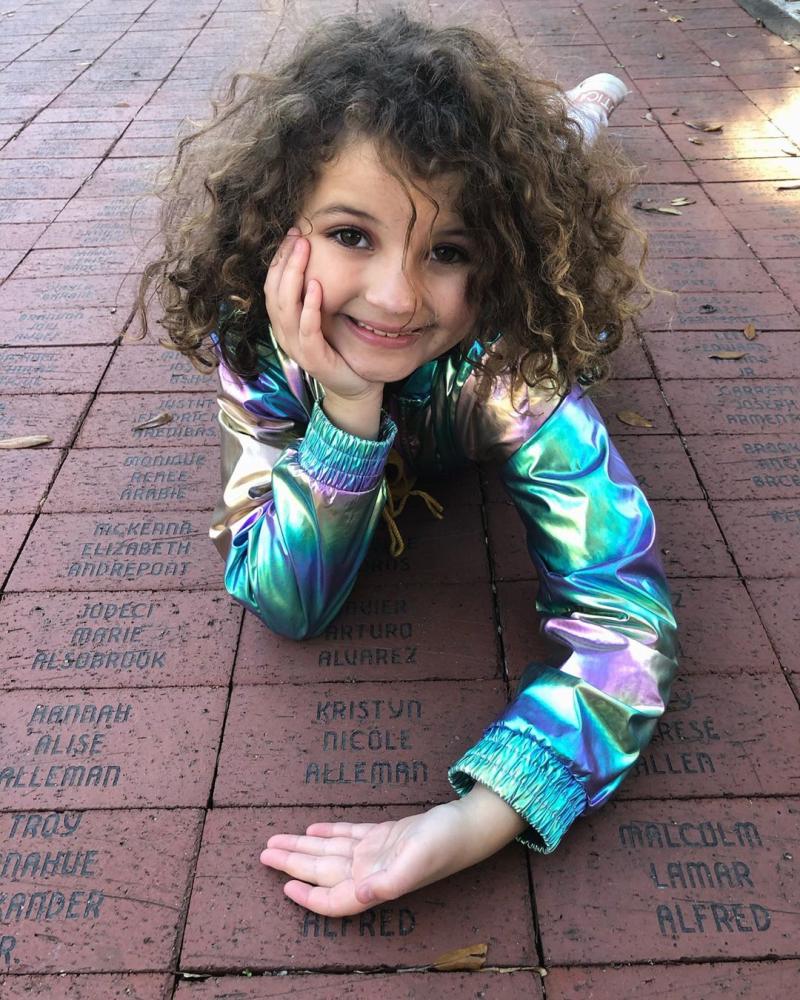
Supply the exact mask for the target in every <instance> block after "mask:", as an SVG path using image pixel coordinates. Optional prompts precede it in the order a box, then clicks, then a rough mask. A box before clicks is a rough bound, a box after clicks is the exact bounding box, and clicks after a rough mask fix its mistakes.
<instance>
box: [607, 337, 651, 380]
mask: <svg viewBox="0 0 800 1000" xmlns="http://www.w3.org/2000/svg"><path fill="white" fill-rule="evenodd" d="M610 360H611V372H612V375H613V377H614V378H652V377H653V371H652V369H651V367H650V362H649V361H648V360H647V357H646V355H645V353H644V350H643V349H642V345H641V344H640V343H639V340H638V338H637V337H636V335H635V334H631V335H630V336H629V337H628V338H627V339H626V340H625V341H623V344H622V347H620V349H619V350H618V351H617V352H616V353H615V354H613V355H612V356H611V359H610Z"/></svg>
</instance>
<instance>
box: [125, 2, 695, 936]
mask: <svg viewBox="0 0 800 1000" xmlns="http://www.w3.org/2000/svg"><path fill="white" fill-rule="evenodd" d="M242 78H243V77H242V76H241V75H236V76H235V77H234V78H233V83H232V86H231V89H230V92H229V94H228V97H227V101H226V103H225V104H224V105H223V106H222V108H220V106H218V105H215V118H214V119H213V120H212V122H211V123H210V124H209V125H208V126H207V127H206V128H203V129H201V130H200V131H199V132H198V133H197V134H196V135H195V136H194V137H190V138H187V139H184V140H182V141H181V143H180V152H179V156H178V164H177V168H176V171H175V174H174V176H173V179H172V188H171V191H172V198H171V200H170V201H169V203H168V210H167V211H166V212H165V214H164V216H163V227H164V230H165V250H164V254H163V256H162V258H161V260H159V261H158V262H156V263H154V264H152V265H150V266H149V267H148V269H147V270H146V272H145V275H144V278H143V282H142V289H141V291H140V298H139V306H140V310H141V313H142V316H143V318H144V290H145V288H146V287H147V285H148V283H149V282H150V281H152V280H153V279H154V278H155V279H157V280H156V289H157V291H158V294H159V298H160V301H161V304H162V306H163V308H164V320H163V324H162V325H164V326H165V327H166V329H167V330H168V331H169V333H170V337H171V345H172V346H174V347H177V348H178V349H179V350H181V351H182V352H183V353H184V354H186V355H187V356H189V357H190V358H192V359H193V360H194V361H195V362H196V363H197V364H198V365H203V364H205V365H215V364H217V363H218V365H219V377H220V383H221V392H220V395H219V408H220V413H219V426H220V432H221V438H222V484H223V492H222V497H221V499H220V501H219V503H218V505H217V507H216V510H215V512H214V517H213V524H212V527H211V532H210V533H211V537H212V539H213V540H214V542H215V544H216V546H217V548H218V549H219V551H220V553H221V555H222V556H223V558H224V560H225V585H226V587H227V589H228V591H229V593H230V594H231V596H232V597H234V598H235V599H236V600H237V601H239V602H240V603H241V604H243V605H244V606H245V607H246V608H248V609H249V610H250V611H252V612H254V613H255V614H256V615H258V616H259V618H260V619H261V620H262V621H264V622H265V623H266V625H267V626H268V627H269V628H270V629H272V630H274V631H275V632H278V633H280V634H281V635H285V636H290V637H292V638H294V639H298V640H302V639H304V638H305V637H307V636H314V635H317V634H319V633H320V632H321V631H322V630H323V629H324V628H325V627H326V625H327V624H328V623H329V622H330V621H331V620H332V619H333V618H334V617H335V616H336V614H337V613H338V612H339V610H340V608H341V607H342V604H343V603H344V601H345V599H346V598H347V596H348V594H349V592H350V590H351V588H352V587H353V585H354V583H355V581H356V577H357V575H358V572H359V567H360V566H361V563H362V561H363V559H364V556H365V554H366V552H367V549H368V548H369V546H370V543H371V541H372V539H373V536H374V534H375V530H376V527H377V526H378V522H379V521H380V519H381V516H382V513H383V512H384V511H385V510H390V511H391V510H393V509H394V508H393V507H392V506H391V501H392V496H391V493H392V492H393V491H392V490H391V489H390V486H389V485H388V479H389V476H388V475H387V463H388V462H389V454H390V450H392V449H394V451H393V456H394V457H393V463H394V465H393V467H394V468H395V469H397V468H399V469H400V471H401V472H404V476H403V477H402V478H403V481H404V482H405V486H404V494H405V495H407V493H408V489H409V487H410V485H411V483H410V482H409V481H408V480H409V477H410V476H412V475H414V474H419V473H425V474H436V473H439V474H441V473H447V472H448V471H450V470H451V469H453V468H455V467H456V466H458V465H459V464H462V463H464V462H493V463H495V464H496V465H498V466H499V473H500V477H501V480H502V482H503V484H504V486H505V488H506V490H507V491H508V493H509V495H510V497H511V499H512V500H513V502H514V504H515V506H516V508H517V510H518V512H519V514H520V516H521V517H522V519H523V521H524V523H525V526H526V529H527V536H528V547H529V550H530V554H531V558H532V560H533V562H534V564H535V566H536V569H537V573H538V578H539V591H538V599H537V602H536V609H537V611H538V612H539V613H540V615H541V616H542V620H543V626H542V629H543V632H544V633H545V634H546V635H547V636H549V637H550V638H552V639H555V640H557V641H559V642H560V643H562V644H563V645H564V646H565V647H567V650H568V652H569V655H568V656H567V658H566V660H565V662H564V663H562V664H561V665H560V666H555V665H551V664H546V663H532V664H530V665H529V666H528V668H527V669H526V671H525V674H524V676H523V678H522V680H521V682H520V685H519V687H518V690H517V693H516V697H515V699H514V700H513V701H512V702H511V704H509V705H508V707H507V708H506V709H505V711H504V712H503V713H502V715H501V716H500V718H498V719H496V720H494V721H493V722H490V724H489V725H488V726H487V728H486V730H485V732H484V733H483V735H482V736H481V738H480V740H479V741H478V742H477V744H476V745H475V746H473V747H471V748H470V749H468V750H467V751H466V753H465V754H464V755H463V756H462V757H461V759H460V760H458V761H456V762H455V763H454V764H453V765H452V766H451V767H450V769H449V772H448V776H449V780H450V782H451V784H452V786H453V788H454V789H455V791H456V792H457V793H458V797H457V798H455V799H454V800H453V801H450V802H448V803H446V804H443V805H439V806H436V807H435V808H433V809H430V810H427V811H426V812H423V813H417V814H414V815H411V816H406V817H404V818H403V819H400V820H396V821H389V822H385V823H378V824H374V823H315V824H313V825H312V826H309V827H308V828H307V830H306V835H305V836H297V835H294V834H279V835H276V836H273V837H271V838H270V839H269V842H268V844H267V845H266V850H264V851H263V853H262V854H261V861H262V862H263V863H264V864H265V865H269V866H271V867H273V868H278V869H280V870H282V871H284V872H286V873H288V874H289V875H291V876H292V877H293V878H292V881H289V882H288V883H287V884H286V885H285V889H284V891H285V893H286V895H287V896H289V897H290V898H291V899H293V900H295V901H296V902H297V903H299V904H301V905H303V906H305V907H307V908H309V909H311V910H314V911H316V912H318V913H322V914H328V915H334V916H338V915H346V914H354V913H358V912H360V911H362V910H365V909H367V908H368V907H369V906H370V905H372V904H374V903H375V902H377V901H382V900H389V899H394V898H397V897H398V896H401V895H403V894H404V893H407V892H410V891H412V890H414V889H417V888H419V887H421V886H424V885H427V884H429V883H431V882H434V881H436V880H437V879H441V878H444V877H446V876H447V875H450V874H452V873H453V872H456V871H458V870H460V869H463V868H466V867H468V866H470V865H472V864H475V863H476V862H478V861H480V860H481V859H483V858H485V857H487V856H489V855H490V854H492V853H493V852H495V851H497V850H499V849H500V848H501V847H503V846H504V845H505V844H507V843H508V842H509V841H511V840H512V839H514V838H516V839H517V840H519V841H521V842H522V843H523V844H525V845H527V846H528V847H530V848H532V849H534V850H537V851H543V852H549V851H552V850H553V849H554V848H555V847H556V846H557V844H558V843H559V842H560V840H561V839H562V837H563V836H564V834H565V832H566V831H567V829H568V828H569V826H570V825H571V824H572V822H573V821H574V820H575V819H576V818H577V817H579V816H582V815H583V814H585V813H586V812H588V811H590V810H594V809H596V808H597V807H599V806H600V805H602V803H604V802H605V801H606V800H607V799H608V798H609V796H610V795H611V794H612V793H613V792H614V791H615V790H616V788H617V787H618V786H619V784H620V782H621V781H622V779H623V777H624V776H625V774H626V772H627V771H628V770H629V769H630V767H631V765H632V764H633V763H634V762H635V761H636V759H637V756H638V754H639V752H640V751H641V749H642V748H643V747H644V746H645V745H646V743H647V742H648V740H649V739H650V736H651V734H652V732H653V728H654V725H655V721H656V719H657V718H658V717H659V716H660V715H661V713H662V712H663V711H664V707H665V705H666V702H667V699H668V694H669V686H670V683H671V680H672V677H673V674H674V670H675V664H676V661H675V620H674V618H673V613H672V608H671V603H670V598H669V594H668V590H667V584H666V581H665V578H664V572H663V569H662V565H661V562H660V557H659V554H658V545H657V541H656V532H655V525H654V522H653V516H652V513H651V511H650V508H649V506H648V504H647V501H646V500H645V497H644V496H643V494H642V492H641V490H640V489H639V487H638V486H637V483H636V480H635V479H634V477H633V475H632V474H631V473H630V471H629V470H628V468H627V467H626V465H625V463H624V462H623V461H622V459H621V458H620V456H619V454H618V452H617V450H616V449H615V447H614V445H613V444H612V443H611V442H610V441H609V437H608V433H607V431H606V428H605V426H604V424H603V421H602V419H601V418H600V415H599V414H598V411H597V410H596V409H595V407H594V405H593V404H592V403H591V402H590V401H589V399H588V398H587V396H586V395H585V392H584V387H585V386H586V385H588V384H589V383H591V382H598V381H601V380H602V379H604V378H605V377H607V375H608V371H609V366H608V355H609V354H610V353H611V352H612V351H613V350H614V349H615V348H616V347H617V346H618V345H619V343H620V340H621V336H622V331H623V326H624V323H625V321H626V320H627V319H628V318H629V317H630V316H631V315H633V314H634V313H635V312H636V311H637V309H638V308H641V305H639V306H638V307H637V305H635V304H634V303H633V302H632V301H631V298H632V295H633V294H634V293H635V292H637V290H642V291H645V292H647V290H648V289H649V288H651V287H652V286H650V285H649V284H648V283H647V282H646V281H645V279H644V278H643V275H642V272H641V266H642V264H643V263H644V258H645V252H646V247H645V252H643V253H642V254H641V258H640V260H639V263H638V264H637V265H634V264H631V263H628V262H627V261H626V259H625V257H624V256H623V243H624V241H625V239H626V238H627V237H628V236H629V235H630V234H632V233H634V234H639V235H640V236H641V234H640V233H639V231H638V230H637V229H636V228H635V227H634V226H633V224H632V222H631V220H630V218H629V216H628V214H627V212H626V209H625V207H624V196H625V195H626V194H627V192H628V191H629V190H630V187H631V185H632V176H633V175H632V172H631V170H630V168H629V166H628V167H626V165H625V163H626V161H624V159H623V158H622V157H621V156H620V155H619V154H618V153H616V152H614V151H613V150H612V149H611V148H610V147H609V146H607V145H606V144H605V143H604V142H602V141H600V142H596V143H593V142H592V141H591V140H592V138H593V136H594V133H595V132H596V131H597V130H598V126H600V125H602V124H604V123H605V120H606V117H605V116H606V112H607V111H610V110H612V109H613V107H614V105H615V104H616V103H618V102H619V101H620V100H621V99H622V97H623V96H624V94H625V88H624V85H623V84H622V83H621V82H620V81H618V80H616V79H615V78H614V77H610V76H607V75H601V76H599V77H593V78H590V80H589V81H586V83H585V84H582V85H581V86H580V87H578V88H576V89H575V90H574V91H571V92H569V94H567V95H564V94H563V93H562V92H561V91H560V89H559V88H558V87H557V86H556V85H555V84H552V83H547V82H544V81H541V80H538V79H533V78H531V77H530V76H529V75H528V74H526V73H525V71H524V70H522V69H521V68H520V67H519V66H517V65H516V64H515V63H513V62H511V61H509V60H508V59H506V58H505V57H504V56H503V55H502V53H501V52H500V50H499V49H498V48H497V47H496V46H495V45H494V44H493V43H491V42H490V41H489V40H487V39H486V38H485V37H483V36H482V35H480V34H478V33H476V32H473V31H470V30H467V29H463V28H446V29H435V28H433V27H431V26H429V25H425V24H422V23H416V22H414V21H412V20H410V19H409V18H408V17H407V16H406V15H404V14H402V13H393V14H391V15H389V16H384V17H382V18H379V19H377V20H375V21H373V22H368V21H365V20H361V19H358V18H343V19H338V20H336V21H326V22H324V23H323V24H321V25H320V26H319V27H318V28H317V29H316V30H313V31H311V32H310V33H309V34H308V36H307V37H306V39H305V40H304V42H303V44H302V45H301V46H300V48H299V49H298V51H297V52H296V53H295V55H294V57H293V58H291V59H290V60H289V61H288V62H286V63H285V64H284V65H283V66H282V67H281V68H280V69H278V70H277V71H275V72H274V73H271V74H266V73H254V74H248V75H246V76H245V77H244V78H245V79H246V80H247V87H246V90H245V92H244V94H242V95H237V93H236V88H237V86H238V83H239V82H240V81H241V79H242ZM192 153H193V154H194V155H193V156H192V155H190V156H189V157H188V160H186V161H185V162H184V159H183V158H184V156H185V155H186V154H192ZM204 193H205V194H207V195H208V197H207V198H206V199H205V201H203V198H204ZM647 298H648V295H647V294H645V296H644V299H645V300H646V299H647ZM144 329H145V331H146V320H145V321H144ZM209 341H210V343H209ZM394 492H395V494H396V495H395V499H400V500H402V497H398V495H397V493H396V491H394ZM387 502H388V503H387ZM388 521H389V522H390V526H393V527H394V538H395V541H396V543H397V547H396V548H395V551H397V550H398V549H399V547H400V546H401V545H402V541H401V540H400V536H399V531H398V530H397V525H396V524H395V523H394V517H392V516H389V517H388Z"/></svg>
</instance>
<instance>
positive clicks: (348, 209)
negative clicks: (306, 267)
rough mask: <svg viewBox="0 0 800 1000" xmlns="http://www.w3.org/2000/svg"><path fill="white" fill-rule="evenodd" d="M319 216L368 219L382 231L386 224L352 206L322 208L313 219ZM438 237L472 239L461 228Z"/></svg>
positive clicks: (448, 230) (453, 227)
mask: <svg viewBox="0 0 800 1000" xmlns="http://www.w3.org/2000/svg"><path fill="white" fill-rule="evenodd" d="M318 215H355V216H356V218H359V219H366V221H367V222H371V223H372V224H373V225H375V226H378V227H379V228H381V229H385V228H386V227H385V226H384V224H383V223H382V222H381V221H380V220H379V219H376V218H375V216H374V215H370V214H369V212H365V211H363V209H360V208H353V207H352V206H351V205H326V206H325V208H320V209H319V210H318V211H316V212H314V214H313V215H312V217H311V218H312V219H316V217H317V216H318ZM437 236H440V237H441V236H446V237H451V236H463V237H465V238H466V239H469V238H470V233H469V230H467V229H465V228H463V227H461V226H451V227H450V228H449V229H440V230H438V231H437Z"/></svg>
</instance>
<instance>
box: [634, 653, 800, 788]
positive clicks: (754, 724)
mask: <svg viewBox="0 0 800 1000" xmlns="http://www.w3.org/2000/svg"><path fill="white" fill-rule="evenodd" d="M742 668H743V669H744V670H747V669H748V668H749V664H747V663H743V664H742ZM721 684H723V685H724V690H725V696H724V698H721V697H720V685H721ZM798 722H800V712H798V708H797V702H796V701H795V698H794V696H793V695H792V692H791V690H790V689H789V685H788V684H787V683H786V680H785V678H784V677H783V675H782V674H781V672H780V670H775V671H774V672H772V673H770V674H760V675H758V676H752V675H750V674H747V673H740V674H738V675H735V676H724V675H716V676H714V677H702V676H697V677H692V678H691V679H690V680H689V681H688V682H687V681H685V680H679V681H677V682H676V683H675V685H674V687H673V691H672V698H671V700H670V703H669V706H668V707H667V711H666V714H665V715H664V716H663V718H661V719H659V720H658V722H657V723H656V731H655V734H654V736H653V739H652V740H651V742H650V743H649V745H648V746H647V747H646V748H645V749H644V751H643V752H642V754H641V756H640V758H639V760H638V761H637V763H636V764H635V765H634V767H633V770H632V771H631V773H630V775H629V777H628V778H626V780H625V782H624V783H623V785H622V787H621V788H620V791H619V796H620V798H623V799H642V798H658V799H666V798H684V797H690V796H701V797H702V796H717V795H791V794H793V793H794V794H796V793H797V777H796V772H797V763H798V759H799V758H800V741H798V738H797V733H798V729H799V727H798ZM779 762H780V763H779Z"/></svg>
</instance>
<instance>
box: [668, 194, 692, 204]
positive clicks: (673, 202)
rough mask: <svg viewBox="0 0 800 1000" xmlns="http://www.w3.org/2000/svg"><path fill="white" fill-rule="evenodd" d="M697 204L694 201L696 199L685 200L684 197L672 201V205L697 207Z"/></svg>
mask: <svg viewBox="0 0 800 1000" xmlns="http://www.w3.org/2000/svg"><path fill="white" fill-rule="evenodd" d="M696 204H697V202H696V201H695V200H694V198H684V197H683V196H681V197H680V198H673V199H672V200H671V201H670V205H696Z"/></svg>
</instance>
